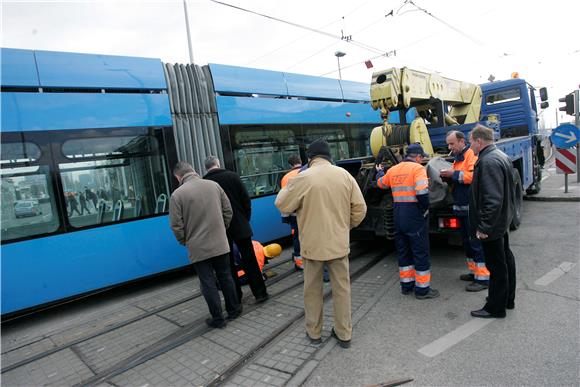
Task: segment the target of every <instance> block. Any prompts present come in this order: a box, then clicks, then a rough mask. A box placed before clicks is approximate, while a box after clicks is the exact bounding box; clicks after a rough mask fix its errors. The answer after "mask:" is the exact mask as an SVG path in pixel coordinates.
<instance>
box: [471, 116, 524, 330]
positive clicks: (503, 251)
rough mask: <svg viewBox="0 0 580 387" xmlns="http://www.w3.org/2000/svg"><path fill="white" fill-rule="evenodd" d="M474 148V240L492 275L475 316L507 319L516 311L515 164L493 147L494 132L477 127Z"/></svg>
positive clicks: (472, 209)
mask: <svg viewBox="0 0 580 387" xmlns="http://www.w3.org/2000/svg"><path fill="white" fill-rule="evenodd" d="M469 142H470V143H471V149H473V152H474V153H475V154H476V155H478V157H479V159H478V161H477V163H476V164H475V169H474V172H473V182H472V183H471V193H470V197H469V222H470V224H471V234H472V237H475V238H477V239H478V240H480V241H481V244H482V247H483V252H484V256H485V264H486V266H487V268H488V269H489V272H490V280H489V296H488V298H487V303H486V304H485V306H484V307H483V308H482V309H480V310H475V311H472V312H471V315H472V316H474V317H481V318H494V317H495V318H503V317H505V315H506V309H513V308H514V299H515V290H516V266H515V259H514V255H513V253H512V251H511V250H510V246H509V236H508V230H509V226H510V224H511V221H512V218H513V215H514V208H515V206H514V203H515V184H514V174H513V168H512V163H511V162H510V160H509V158H508V157H507V155H506V154H505V153H503V152H502V151H500V150H499V149H497V148H496V146H495V145H494V144H493V130H492V129H489V128H486V127H485V126H482V125H476V126H475V128H473V130H472V131H471V133H470V135H469Z"/></svg>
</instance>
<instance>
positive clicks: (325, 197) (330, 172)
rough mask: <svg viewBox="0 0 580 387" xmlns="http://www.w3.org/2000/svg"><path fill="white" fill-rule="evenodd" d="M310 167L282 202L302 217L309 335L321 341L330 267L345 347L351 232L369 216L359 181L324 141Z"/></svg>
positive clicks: (313, 147)
mask: <svg viewBox="0 0 580 387" xmlns="http://www.w3.org/2000/svg"><path fill="white" fill-rule="evenodd" d="M307 154H308V158H309V159H310V163H309V168H308V169H307V170H305V171H304V172H302V173H299V174H298V175H296V176H295V177H294V178H292V179H290V181H289V182H288V185H287V186H286V187H285V188H283V189H282V190H281V191H280V192H279V193H278V197H277V198H276V207H278V209H279V210H280V211H281V212H284V213H292V212H295V213H296V214H297V219H298V229H299V230H300V245H301V250H302V258H303V259H304V313H305V319H306V333H307V335H308V337H309V338H310V340H311V341H312V342H313V343H320V342H321V337H320V336H321V332H322V306H323V305H322V303H323V288H322V272H323V266H324V262H326V263H327V264H328V269H329V272H330V283H331V286H332V299H333V302H334V328H333V330H332V335H333V336H334V337H335V338H336V339H337V340H338V343H339V345H340V346H341V347H343V348H348V347H349V346H350V339H351V335H352V322H351V307H350V275H349V264H348V254H349V252H350V246H349V245H350V243H349V242H350V240H349V238H350V229H351V228H353V227H356V226H358V225H359V223H360V222H361V221H362V220H363V219H364V217H365V215H366V211H367V207H366V204H365V202H364V199H363V196H362V193H361V191H360V189H359V187H358V184H357V183H356V181H355V179H354V178H353V177H352V176H351V175H350V174H349V173H348V172H347V171H346V170H344V169H342V168H339V167H336V166H333V165H332V164H331V156H330V146H329V145H328V143H327V142H326V141H325V140H323V139H318V140H316V141H314V142H313V143H312V144H310V146H309V147H308V152H307Z"/></svg>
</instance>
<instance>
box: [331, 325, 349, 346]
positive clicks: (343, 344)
mask: <svg viewBox="0 0 580 387" xmlns="http://www.w3.org/2000/svg"><path fill="white" fill-rule="evenodd" d="M330 335H331V336H332V337H334V338H335V339H336V342H337V343H338V345H340V347H341V348H350V340H341V339H339V338H338V336H337V335H336V332H335V331H334V328H332V331H331V332H330Z"/></svg>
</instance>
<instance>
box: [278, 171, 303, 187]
mask: <svg viewBox="0 0 580 387" xmlns="http://www.w3.org/2000/svg"><path fill="white" fill-rule="evenodd" d="M299 172H300V167H294V168H293V169H292V170H291V171H290V172H288V173H287V174H285V175H284V177H283V178H282V181H281V182H280V187H282V188H284V187H286V184H288V180H290V179H291V178H293V177H294V176H296V175H297V174H298V173H299Z"/></svg>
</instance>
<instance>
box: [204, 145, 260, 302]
mask: <svg viewBox="0 0 580 387" xmlns="http://www.w3.org/2000/svg"><path fill="white" fill-rule="evenodd" d="M205 169H206V170H207V174H206V175H205V176H204V177H203V178H204V179H207V180H212V181H215V182H216V183H218V184H219V186H220V187H222V189H223V190H224V191H225V193H226V195H227V197H228V199H230V203H231V205H232V209H233V211H234V216H233V218H232V221H231V223H230V227H229V228H228V230H227V235H228V241H229V244H230V251H233V243H234V242H235V243H236V246H237V247H238V250H239V251H240V255H241V258H242V259H241V263H242V268H243V270H244V272H245V273H246V278H247V281H248V284H249V285H250V289H251V290H252V294H253V295H254V297H255V298H256V302H264V301H266V300H267V299H268V292H267V291H266V284H265V283H264V278H263V277H262V272H261V270H260V267H259V266H258V261H257V259H256V255H255V254H254V247H253V245H252V227H251V226H250V216H251V215H252V202H251V200H250V195H248V191H246V188H245V187H244V184H243V183H242V180H241V179H240V177H239V176H238V174H237V173H235V172H232V171H228V170H225V169H222V168H221V167H220V161H219V159H218V158H217V157H216V156H209V157H208V158H207V159H206V160H205ZM230 264H231V269H232V277H233V278H234V282H235V283H236V290H237V292H238V299H239V300H240V301H241V300H242V286H241V283H240V280H239V278H238V276H237V272H238V269H237V268H236V266H235V261H234V256H233V254H231V253H230Z"/></svg>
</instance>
